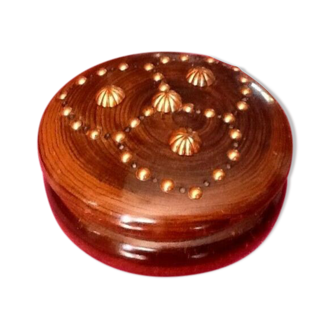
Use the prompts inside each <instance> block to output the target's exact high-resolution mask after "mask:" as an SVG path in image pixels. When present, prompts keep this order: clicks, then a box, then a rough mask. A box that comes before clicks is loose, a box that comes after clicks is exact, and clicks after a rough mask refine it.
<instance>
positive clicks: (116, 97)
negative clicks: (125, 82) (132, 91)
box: [96, 85, 125, 107]
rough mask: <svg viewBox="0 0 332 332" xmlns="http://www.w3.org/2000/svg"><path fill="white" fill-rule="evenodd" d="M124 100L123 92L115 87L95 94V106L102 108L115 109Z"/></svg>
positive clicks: (105, 88) (107, 87)
mask: <svg viewBox="0 0 332 332" xmlns="http://www.w3.org/2000/svg"><path fill="white" fill-rule="evenodd" d="M124 98H125V93H124V91H123V90H122V89H121V88H119V87H118V86H115V85H109V86H106V87H104V88H102V89H100V90H99V91H98V92H97V95H96V102H97V105H99V106H102V107H115V106H117V105H119V104H120V103H121V102H122V101H123V99H124Z"/></svg>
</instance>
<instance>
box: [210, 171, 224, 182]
mask: <svg viewBox="0 0 332 332" xmlns="http://www.w3.org/2000/svg"><path fill="white" fill-rule="evenodd" d="M225 176H226V174H225V172H224V170H223V169H221V168H217V169H215V170H214V171H213V172H212V177H213V179H214V180H215V181H221V180H223V178H224V177H225Z"/></svg>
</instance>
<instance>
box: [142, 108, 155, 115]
mask: <svg viewBox="0 0 332 332" xmlns="http://www.w3.org/2000/svg"><path fill="white" fill-rule="evenodd" d="M154 112H155V110H154V108H153V107H151V106H150V107H145V108H144V109H143V114H144V116H151V115H153V114H154Z"/></svg>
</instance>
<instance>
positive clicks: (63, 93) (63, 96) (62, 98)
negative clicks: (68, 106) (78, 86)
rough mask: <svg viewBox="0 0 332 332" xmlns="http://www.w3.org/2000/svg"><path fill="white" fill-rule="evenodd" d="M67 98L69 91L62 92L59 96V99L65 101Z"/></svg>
mask: <svg viewBox="0 0 332 332" xmlns="http://www.w3.org/2000/svg"><path fill="white" fill-rule="evenodd" d="M66 97H67V91H62V92H61V93H60V95H59V99H61V100H64V99H65V98H66Z"/></svg>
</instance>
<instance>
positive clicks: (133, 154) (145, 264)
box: [39, 53, 292, 275]
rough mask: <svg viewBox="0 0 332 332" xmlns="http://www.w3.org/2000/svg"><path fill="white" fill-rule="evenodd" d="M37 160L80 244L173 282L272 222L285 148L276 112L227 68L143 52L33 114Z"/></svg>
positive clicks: (284, 128)
mask: <svg viewBox="0 0 332 332" xmlns="http://www.w3.org/2000/svg"><path fill="white" fill-rule="evenodd" d="M39 153H40V160H41V165H42V169H43V172H44V177H45V182H46V186H47V187H48V192H49V193H51V194H50V197H51V198H54V199H53V203H52V206H53V209H54V210H56V211H61V213H56V212H55V214H56V215H57V219H58V220H59V223H60V225H62V227H63V228H66V227H67V231H66V232H67V234H68V235H69V236H70V237H72V238H73V236H75V237H78V238H80V237H81V241H80V243H81V244H82V243H86V246H84V245H80V244H79V243H77V241H75V242H76V243H77V244H78V245H80V246H81V247H82V248H83V249H84V250H85V251H89V250H90V249H89V250H87V249H86V248H87V246H89V248H93V247H94V244H95V247H96V250H97V254H92V255H93V256H94V257H96V258H98V259H100V260H102V261H104V262H106V263H108V264H110V265H114V266H117V267H119V264H115V263H112V262H114V260H116V259H120V260H121V259H122V260H124V261H126V264H124V265H125V266H126V268H124V269H125V270H127V271H133V272H137V273H142V274H152V275H163V274H165V275H178V274H189V273H195V272H197V271H196V270H195V269H192V270H190V266H192V264H193V263H192V260H193V258H192V257H195V258H194V260H195V264H198V265H204V264H207V262H210V263H209V264H210V265H211V264H212V263H211V262H213V261H215V262H217V261H219V262H220V257H222V256H223V255H225V250H226V249H225V248H229V249H230V248H233V247H235V243H242V244H243V246H244V247H243V248H245V247H246V244H245V243H246V240H243V239H245V238H246V237H248V236H249V235H250V233H252V232H255V229H256V232H258V233H259V231H258V230H259V229H261V228H262V227H263V226H261V225H262V224H263V225H264V223H266V225H265V226H264V227H265V228H266V229H267V228H268V227H267V225H271V220H274V221H275V216H276V215H277V214H278V212H279V209H280V207H281V203H280V202H281V201H282V199H281V197H283V194H282V191H283V188H284V186H285V184H286V179H287V175H288V171H289V168H290V163H291V155H292V140H291V132H290V127H289V124H288V121H287V118H286V116H285V114H284V112H283V111H282V109H281V108H280V106H279V104H278V103H277V102H276V101H275V100H274V98H273V97H272V96H271V95H270V94H269V93H268V92H267V91H266V90H265V89H264V88H262V87H261V86H260V85H259V84H258V83H257V82H255V81H253V80H252V79H251V78H250V77H249V76H247V75H246V74H244V73H243V72H241V71H240V70H239V69H238V68H237V67H233V66H230V65H227V64H224V63H222V62H220V61H217V60H214V59H211V58H208V57H205V56H198V55H191V54H188V55H187V54H179V53H161V54H157V53H150V54H141V55H134V56H128V57H123V58H120V59H115V60H112V61H109V62H106V63H104V64H102V65H99V66H97V67H94V68H92V69H89V70H87V71H86V72H84V73H82V74H81V75H79V76H78V77H76V78H75V79H73V80H72V81H70V82H69V83H68V84H66V85H65V86H64V87H63V88H62V89H61V90H60V91H59V92H58V93H57V94H56V96H55V97H54V98H53V99H52V101H51V102H50V104H49V105H48V107H47V109H46V111H45V114H44V116H43V119H42V122H41V126H40V132H39ZM51 188H52V189H51ZM60 202H61V203H60ZM56 205H57V206H58V208H55V206H56ZM59 215H60V216H62V217H59ZM65 215H66V217H64V216H65ZM77 223H78V224H79V227H78V226H77V225H76V224H77ZM73 225H76V226H73ZM75 229H76V230H78V229H80V230H81V231H75V232H74V231H73V230H75ZM70 230H71V231H70ZM74 233H75V234H74ZM87 234H90V235H91V236H90V235H89V236H88V235H87ZM259 234H263V232H260V233H259ZM71 235H72V236H71ZM87 236H88V237H87ZM265 236H266V234H265V235H261V239H260V240H257V243H256V246H257V244H258V243H259V241H261V240H262V238H264V237H265ZM240 239H241V240H240ZM241 241H242V242H241ZM123 246H124V247H123ZM238 246H240V247H241V244H238ZM221 247H222V248H223V249H222V250H221ZM247 247H248V246H247ZM97 248H98V249H97ZM135 248H136V249H135ZM137 248H139V249H137ZM202 248H204V250H203V249H202ZM243 248H242V249H243ZM137 250H139V252H137ZM230 250H231V249H230ZM251 250H252V249H251ZM101 251H102V252H103V257H104V258H103V259H102V258H101V257H100V255H101V254H98V252H101ZM244 251H245V250H244ZM249 251H250V250H249V249H248V250H247V253H248V252H249ZM169 252H172V255H171V256H167V255H168V254H167V253H169ZM188 252H190V254H188ZM241 252H242V251H241ZM195 253H196V254H195ZM242 256H244V254H243V255H242ZM105 257H109V261H108V260H107V259H106V258H105ZM170 257H171V259H170ZM239 258H240V257H238V258H237V259H239ZM218 259H219V260H218ZM197 260H198V261H197ZM229 263H231V261H229ZM229 263H228V264H229ZM217 265H218V264H217ZM224 265H226V264H225V263H223V264H221V263H220V264H219V266H224ZM130 266H132V267H133V266H136V267H135V268H130ZM137 266H139V267H140V268H137ZM158 266H162V267H163V268H164V269H165V270H164V271H166V270H167V271H168V272H167V273H166V272H164V273H163V272H162V270H158V271H159V272H158V273H156V272H153V271H154V268H157V267H158ZM206 266H207V265H206ZM175 267H176V271H177V272H176V271H175V270H174V271H173V270H172V269H175ZM181 267H182V268H183V269H185V271H186V272H185V273H180V272H179V269H181ZM120 268H121V267H120ZM214 268H215V267H214ZM209 269H212V266H211V267H210V268H209ZM203 270H207V268H205V269H204V268H202V269H201V270H200V271H203ZM144 271H145V272H144ZM170 271H171V272H170ZM172 271H173V272H172ZM183 271H184V270H183Z"/></svg>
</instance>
